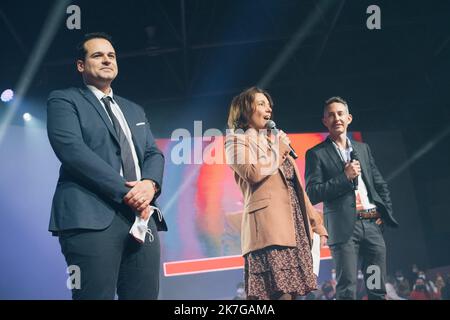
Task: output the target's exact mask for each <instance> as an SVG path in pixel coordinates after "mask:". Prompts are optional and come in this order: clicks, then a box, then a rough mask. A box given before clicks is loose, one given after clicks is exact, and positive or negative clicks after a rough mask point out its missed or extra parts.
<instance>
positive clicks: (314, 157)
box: [305, 138, 398, 245]
mask: <svg viewBox="0 0 450 320" xmlns="http://www.w3.org/2000/svg"><path fill="white" fill-rule="evenodd" d="M352 146H353V148H354V150H355V151H356V153H357V154H358V157H359V161H360V163H361V171H362V177H363V180H364V183H365V185H366V187H367V192H368V196H369V199H370V200H372V202H374V203H375V205H376V206H377V209H378V211H379V212H380V214H381V216H382V220H383V222H384V223H386V224H387V225H390V226H398V223H397V221H396V220H395V218H394V216H393V214H392V203H391V199H390V196H389V190H388V186H387V183H386V182H385V181H384V179H383V177H382V176H381V173H380V171H379V170H378V168H377V166H376V165H375V160H374V159H373V157H372V153H371V151H370V148H369V146H368V145H367V144H365V143H360V142H356V141H352ZM305 180H306V192H307V194H308V196H309V198H310V200H311V202H312V203H313V204H317V203H319V202H323V211H324V220H325V227H326V228H327V230H328V233H329V236H328V245H333V244H336V243H341V242H346V241H347V240H348V239H349V238H350V236H351V235H352V232H353V227H354V224H355V221H356V197H355V192H354V190H353V185H352V183H351V182H350V181H349V180H348V179H347V177H346V175H345V173H344V164H343V162H342V160H341V158H340V157H339V155H338V154H337V151H336V149H335V147H334V145H333V143H332V141H331V140H330V138H327V139H326V140H325V141H324V142H322V143H320V144H318V145H317V146H315V147H313V148H311V149H309V150H308V151H307V152H306V168H305Z"/></svg>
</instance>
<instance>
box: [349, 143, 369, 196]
mask: <svg viewBox="0 0 450 320" xmlns="http://www.w3.org/2000/svg"><path fill="white" fill-rule="evenodd" d="M352 147H353V149H354V150H355V151H356V154H357V155H358V158H359V163H360V165H361V173H362V179H363V180H364V183H365V184H366V187H368V186H369V185H368V184H367V181H368V180H369V173H370V170H369V168H368V167H367V165H368V161H367V159H366V156H365V153H364V150H363V149H362V148H361V147H360V145H359V144H357V143H354V142H353V141H352ZM367 190H369V189H367Z"/></svg>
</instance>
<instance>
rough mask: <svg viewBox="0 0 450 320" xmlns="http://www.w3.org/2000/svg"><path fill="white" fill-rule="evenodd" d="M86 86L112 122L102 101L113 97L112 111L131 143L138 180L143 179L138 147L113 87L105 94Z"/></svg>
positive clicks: (121, 169)
mask: <svg viewBox="0 0 450 320" xmlns="http://www.w3.org/2000/svg"><path fill="white" fill-rule="evenodd" d="M86 86H87V87H88V88H89V90H91V91H92V93H93V94H94V95H95V97H96V98H97V99H98V101H100V104H101V105H102V106H103V109H104V110H105V112H106V114H107V115H108V118H109V120H110V121H111V123H112V120H111V118H110V117H109V114H108V112H107V111H106V107H105V104H104V103H103V101H102V98H103V97H106V96H108V97H111V99H112V101H111V111H112V113H113V114H114V116H115V117H116V118H117V121H119V124H120V127H121V128H122V131H123V132H124V134H125V137H126V138H127V140H128V143H129V144H130V148H131V154H132V156H133V161H134V168H135V169H136V177H137V181H139V180H141V168H140V167H139V161H138V157H137V154H136V149H135V148H134V143H133V136H132V135H131V130H130V127H129V126H128V123H127V120H126V119H125V116H124V115H123V113H122V110H120V106H119V105H118V104H117V103H116V100H114V97H113V90H112V88H111V90H110V92H109V93H108V94H104V93H103V92H101V91H100V90H99V89H97V88H96V87H94V86H91V85H86ZM120 175H121V176H123V168H120Z"/></svg>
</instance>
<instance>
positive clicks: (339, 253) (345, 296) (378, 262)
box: [330, 219, 386, 300]
mask: <svg viewBox="0 0 450 320" xmlns="http://www.w3.org/2000/svg"><path fill="white" fill-rule="evenodd" d="M330 249H331V253H332V255H333V259H334V262H335V264H336V280H337V285H336V299H338V300H355V299H356V284H357V272H358V260H359V259H361V262H362V266H361V270H362V272H363V274H364V283H365V286H366V290H367V294H368V298H369V299H370V300H383V299H384V296H385V294H386V288H385V274H386V246H385V243H384V238H383V234H382V230H381V227H380V226H378V225H377V224H376V223H375V220H374V219H365V220H357V221H356V223H355V227H354V229H353V234H352V236H351V237H350V239H349V240H348V241H347V242H344V243H338V244H335V245H332V246H331V247H330ZM374 270H375V271H374ZM377 271H379V272H377ZM375 277H376V278H375ZM374 287H375V288H374Z"/></svg>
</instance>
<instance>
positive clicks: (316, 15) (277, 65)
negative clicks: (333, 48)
mask: <svg viewBox="0 0 450 320" xmlns="http://www.w3.org/2000/svg"><path fill="white" fill-rule="evenodd" d="M331 2H332V1H327V2H326V5H327V7H326V8H325V11H327V10H328V9H329V8H330V7H331V5H330V3H331ZM319 10H320V9H318V8H317V7H316V9H315V10H314V12H312V14H310V15H309V16H308V17H307V18H306V21H305V22H304V23H302V24H301V25H300V27H299V28H298V29H297V31H296V32H295V34H294V36H293V38H292V40H291V41H290V42H289V43H288V44H287V45H286V46H285V47H284V48H283V50H282V51H281V53H280V54H279V56H278V57H277V59H276V60H275V61H274V62H273V63H272V65H271V66H270V67H269V69H268V70H267V71H266V73H265V74H264V76H263V77H262V78H261V80H259V82H258V86H259V87H261V88H267V86H268V85H269V84H270V82H271V81H272V80H273V79H274V78H275V76H276V75H277V73H278V72H279V71H280V70H281V68H283V66H284V65H285V64H286V62H287V61H288V60H289V59H290V58H291V57H292V55H293V54H294V53H295V50H297V48H298V47H299V46H300V45H301V43H302V42H303V41H304V40H305V39H306V37H308V36H309V35H310V34H311V33H312V30H313V29H314V27H315V26H316V25H317V23H318V22H319V21H320V17H321V13H320V12H319Z"/></svg>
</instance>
